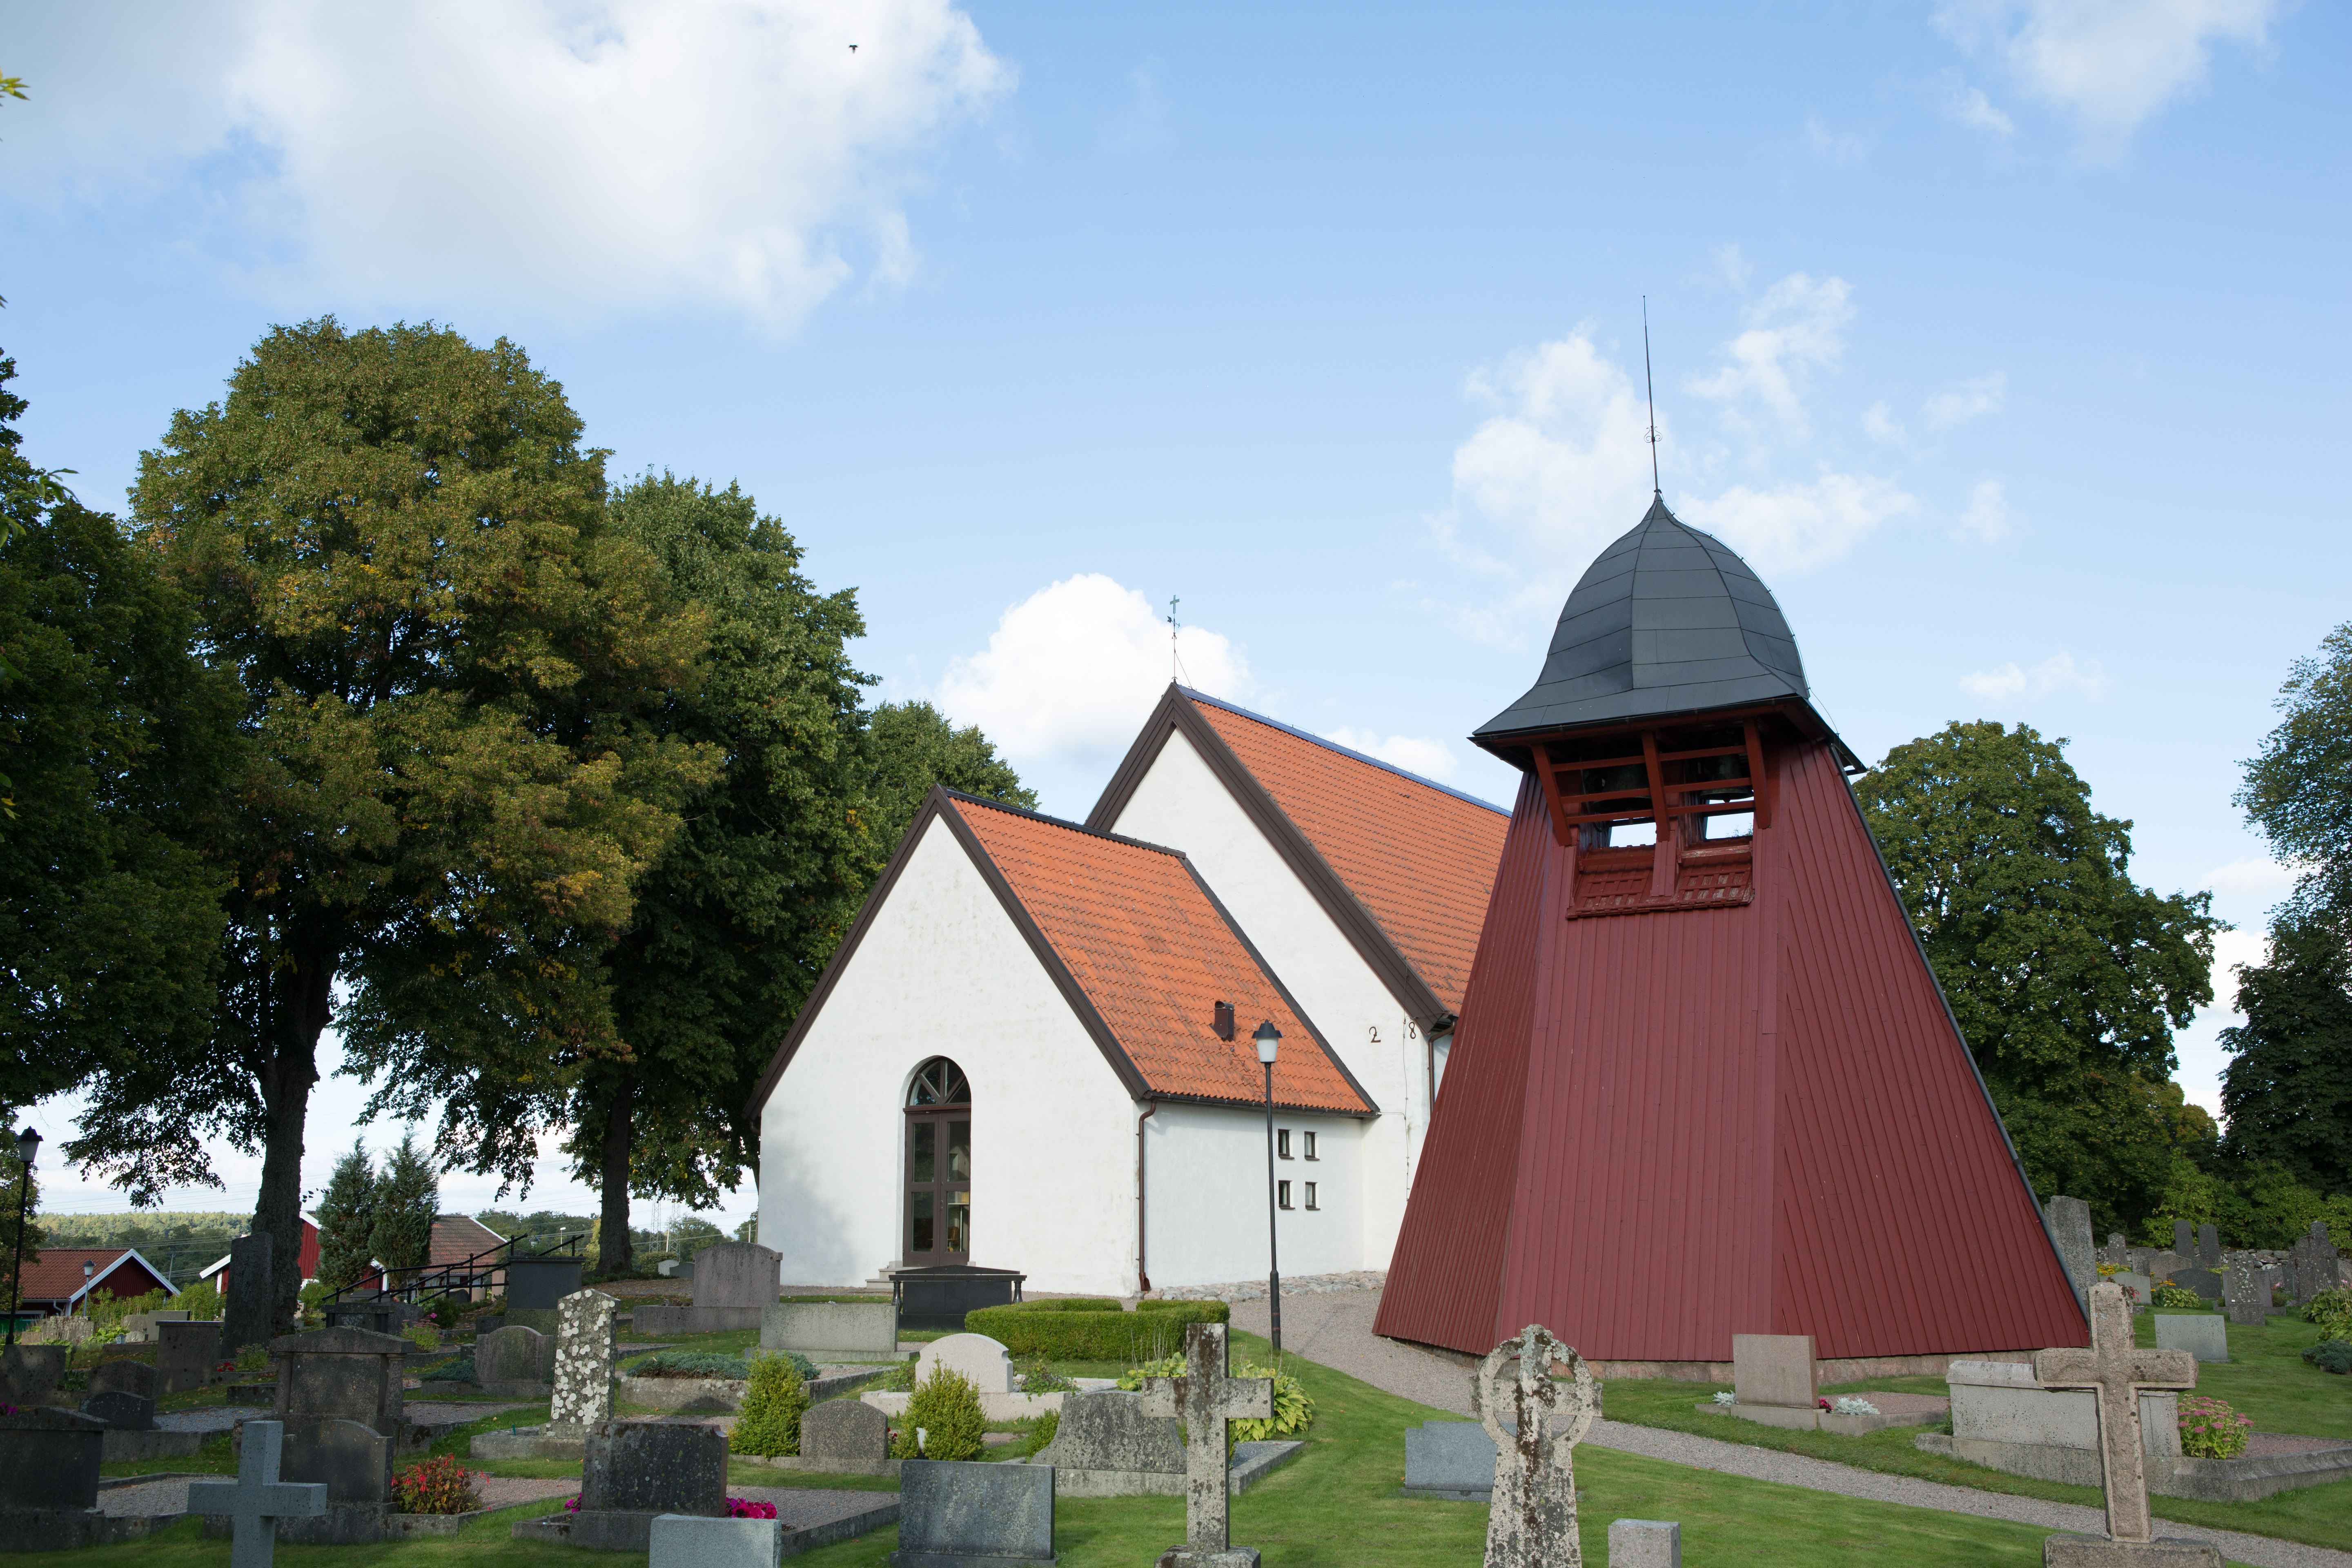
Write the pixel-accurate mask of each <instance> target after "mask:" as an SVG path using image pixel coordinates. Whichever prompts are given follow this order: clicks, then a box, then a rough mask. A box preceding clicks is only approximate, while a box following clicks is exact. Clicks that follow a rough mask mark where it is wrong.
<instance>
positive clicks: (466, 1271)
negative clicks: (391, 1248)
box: [313, 1231, 588, 1312]
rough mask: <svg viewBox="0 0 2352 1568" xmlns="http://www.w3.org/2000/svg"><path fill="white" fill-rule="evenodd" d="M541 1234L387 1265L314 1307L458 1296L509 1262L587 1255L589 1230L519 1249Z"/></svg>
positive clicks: (485, 1284)
mask: <svg viewBox="0 0 2352 1568" xmlns="http://www.w3.org/2000/svg"><path fill="white" fill-rule="evenodd" d="M540 1239H541V1238H540V1237H536V1236H516V1237H508V1238H507V1239H506V1240H505V1241H502V1242H500V1243H499V1245H498V1246H496V1247H488V1248H486V1249H485V1250H483V1251H480V1252H477V1253H476V1254H474V1255H473V1256H472V1257H471V1258H462V1259H460V1260H459V1261H457V1262H456V1263H445V1264H442V1265H440V1266H439V1267H438V1268H387V1269H385V1270H383V1272H382V1273H381V1274H379V1275H377V1276H376V1282H375V1283H374V1284H373V1285H370V1284H367V1283H365V1282H361V1283H358V1284H352V1285H346V1286H344V1287H343V1288H342V1289H340V1290H337V1291H335V1292H333V1293H332V1294H331V1295H326V1296H321V1297H320V1298H319V1300H318V1301H317V1303H316V1305H315V1307H314V1309H313V1310H317V1311H321V1312H323V1311H326V1310H328V1309H330V1308H331V1307H332V1306H334V1304H335V1303H336V1302H338V1301H345V1300H370V1301H374V1300H383V1298H385V1297H390V1298H392V1299H393V1300H396V1301H408V1302H412V1303H413V1302H417V1301H425V1300H433V1299H435V1298H436V1297H441V1296H455V1295H458V1294H460V1293H462V1292H466V1291H471V1290H487V1289H489V1288H490V1281H491V1278H492V1276H494V1275H496V1274H499V1272H501V1271H503V1270H504V1269H505V1268H506V1267H507V1265H509V1263H515V1262H526V1263H527V1262H530V1261H531V1260H532V1259H534V1258H582V1259H583V1260H584V1259H585V1258H586V1257H587V1254H586V1252H585V1250H584V1249H585V1247H586V1246H587V1242H588V1237H587V1233H585V1232H584V1231H574V1232H572V1233H570V1234H567V1235H565V1236H563V1237H561V1238H560V1239H559V1240H558V1241H557V1242H556V1244H555V1245H554V1246H553V1247H546V1248H543V1249H541V1250H540V1251H537V1252H523V1251H519V1250H517V1249H518V1248H520V1247H525V1246H527V1245H529V1244H530V1243H533V1242H536V1241H538V1240H540Z"/></svg>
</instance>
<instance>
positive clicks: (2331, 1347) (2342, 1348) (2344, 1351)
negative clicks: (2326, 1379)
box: [2303, 1340, 2352, 1377]
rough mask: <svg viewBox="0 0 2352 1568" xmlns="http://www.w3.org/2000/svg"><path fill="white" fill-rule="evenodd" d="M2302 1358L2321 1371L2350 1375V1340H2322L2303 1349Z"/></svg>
mask: <svg viewBox="0 0 2352 1568" xmlns="http://www.w3.org/2000/svg"><path fill="white" fill-rule="evenodd" d="M2303 1359H2304V1360H2305V1361H2307V1362H2309V1363H2311V1364H2312V1365H2314V1366H2315V1367H2317V1368H2318V1369H2319V1370H2320V1371H2322V1372H2332V1373H2335V1374H2336V1376H2338V1377H2344V1376H2347V1375H2352V1340H2322V1341H2320V1342H2318V1343H2317V1344H2315V1345H2314V1346H2312V1347H2311V1348H2310V1349H2309V1350H2307V1351H2305V1352H2303Z"/></svg>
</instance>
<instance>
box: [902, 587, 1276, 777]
mask: <svg viewBox="0 0 2352 1568" xmlns="http://www.w3.org/2000/svg"><path fill="white" fill-rule="evenodd" d="M1177 651H1178V653H1180V654H1181V657H1182V659H1183V664H1184V678H1185V679H1184V683H1185V684H1186V685H1187V686H1191V687H1193V688H1196V689H1199V690H1202V691H1206V692H1208V693H1209V694H1210V695H1212V696H1214V697H1223V698H1225V699H1226V700H1230V701H1245V700H1248V698H1249V696H1250V693H1251V691H1252V689H1253V682H1252V681H1251V679H1250V673H1249V666H1248V664H1247V663H1246V662H1245V661H1244V659H1243V658H1242V655H1241V650H1240V649H1238V648H1236V647H1234V645H1233V644H1232V643H1231V642H1230V641H1229V640H1227V639H1226V638H1225V637H1222V636H1220V635H1219V634H1218V633H1215V632H1213V631H1207V630H1204V629H1202V628H1201V627H1199V626H1185V627H1184V628H1183V629H1182V631H1181V634H1180V635H1179V637H1178V638H1177ZM1170 673H1171V666H1170V661H1169V647H1168V623H1167V622H1166V621H1165V620H1162V619H1161V618H1160V613H1159V612H1158V611H1156V610H1154V609H1153V608H1152V606H1151V605H1150V604H1149V603H1147V602H1146V601H1145V599H1144V597H1143V595H1141V594H1140V593H1139V592H1137V591H1136V590H1135V589H1133V588H1129V587H1124V586H1122V585H1120V584H1118V583H1117V582H1115V581H1114V580H1112V579H1111V578H1109V577H1107V576H1104V575H1103V574H1100V573H1098V572H1093V573H1087V574H1082V575H1080V576H1076V577H1066V578H1064V579H1063V580H1062V581H1060V582H1058V583H1055V584H1049V585H1048V586H1046V587H1044V588H1040V589H1038V590H1037V592H1035V593H1034V594H1032V595H1029V597H1027V598H1026V599H1024V600H1023V601H1021V603H1019V604H1017V605H1013V607H1012V608H1011V609H1009V610H1007V611H1005V612H1004V615H1003V618H1002V619H1001V620H999V621H998V622H997V624H996V630H995V631H994V632H992V633H991V634H990V636H989V639H988V647H986V648H985V649H983V650H982V651H981V652H979V653H974V654H967V655H961V656H959V657H958V658H955V659H954V660H952V661H951V662H950V664H949V666H948V669H947V673H946V674H945V675H944V676H942V677H941V678H940V684H939V689H938V690H937V692H936V693H935V694H934V697H933V700H934V701H935V702H937V703H938V705H939V707H940V710H941V711H942V712H944V713H946V714H947V715H948V716H949V717H950V718H951V719H953V720H954V721H956V722H957V723H959V724H977V725H979V726H980V727H981V729H982V730H983V731H986V732H987V734H988V738H989V739H990V740H991V741H992V742H995V743H996V745H997V748H998V750H1000V751H1002V752H1003V753H1004V754H1005V755H1006V756H1008V757H1010V758H1012V759H1013V761H1014V762H1015V763H1023V764H1024V765H1025V764H1029V763H1086V762H1100V761H1105V760H1108V759H1112V758H1116V757H1117V756H1118V753H1119V752H1120V751H1121V750H1123V749H1124V748H1125V747H1126V746H1127V744H1128V742H1130V741H1132V740H1134V739H1135V732H1136V731H1138V730H1139V729H1140V728H1142V725H1143V721H1144V719H1145V718H1146V717H1147V716H1148V715H1149V714H1150V711H1151V705H1152V704H1153V703H1155V702H1157V701H1159V700H1160V693H1161V692H1163V691H1165V690H1166V689H1168V679H1169V676H1170Z"/></svg>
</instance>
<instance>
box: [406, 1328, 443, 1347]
mask: <svg viewBox="0 0 2352 1568" xmlns="http://www.w3.org/2000/svg"><path fill="white" fill-rule="evenodd" d="M400 1337H401V1338H402V1339H404V1340H406V1341H407V1342H409V1343H410V1344H413V1345H415V1347H416V1348H417V1349H418V1350H421V1351H437V1350H439V1349H440V1348H441V1331H440V1330H438V1329H436V1328H435V1327H434V1326H433V1325H432V1324H430V1323H423V1322H418V1323H411V1324H409V1325H408V1327H406V1328H404V1329H403V1330H401V1331H400Z"/></svg>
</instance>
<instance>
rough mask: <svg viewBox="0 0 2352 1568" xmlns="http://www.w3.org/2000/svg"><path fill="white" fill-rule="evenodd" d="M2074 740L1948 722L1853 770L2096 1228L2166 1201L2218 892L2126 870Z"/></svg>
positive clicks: (2052, 1181)
mask: <svg viewBox="0 0 2352 1568" xmlns="http://www.w3.org/2000/svg"><path fill="white" fill-rule="evenodd" d="M2064 745H2065V742H2063V741H2049V740H2044V739H2043V738H2042V736H2041V735H2039V734H2038V733H2036V732H2035V731H2032V729H2029V728H2027V727H2026V726H2024V725H2019V726H2018V727H2017V728H2015V729H2014V730H2011V729H2007V728H2004V727H2003V726H2002V725H2000V724H1998V723H1990V722H1985V723H1969V724H1963V723H1954V724H1950V725H1948V726H1946V728H1945V729H1944V730H1942V731H1940V732H1938V733H1937V734H1934V735H1930V736H1927V737H1925V738H1923V739H1921V740H1917V741H1913V742H1908V743H1906V744H1905V745H1900V746H1897V747H1895V749H1894V750H1893V751H1891V752H1888V753H1887V755H1886V759H1885V762H1883V763H1881V764H1880V765H1879V766H1878V768H1877V769H1876V770H1875V771H1874V772H1872V773H1868V774H1865V775H1864V777H1863V778H1862V779H1861V780H1860V781H1859V782H1858V783H1857V784H1856V793H1857V794H1858V795H1860V797H1861V800H1862V805H1863V811H1864V816H1866V817H1867V818H1868V820H1869V823H1870V828H1871V832H1872V834H1873V835H1874V837H1876V838H1877V840H1878V845H1879V848H1880V851H1881V852H1882V853H1883V854H1884V855H1885V858H1886V864H1887V868H1888V870H1889V871H1891V872H1892V873H1893V874H1894V878H1895V887H1896V889H1897V890H1898V891H1899V892H1900V894H1901V896H1902V898H1903V901H1904V905H1905V907H1906V910H1908V911H1909V913H1910V916H1911V921H1912V923H1913V925H1914V926H1915V928H1916V930H1917V931H1918V932H1919V938H1920V941H1921V942H1922V943H1923V944H1924V945H1925V946H1926V948H1927V958H1928V962H1929V963H1931V964H1932V965H1934V967H1935V971H1936V977H1937V980H1938V981H1940V982H1941V983H1942V985H1943V988H1944V994H1945V996H1946V998H1947V999H1948V1001H1949V1002H1950V1003H1951V1006H1952V1013H1953V1016H1955V1017H1956V1018H1957V1019H1958V1021H1959V1026H1960V1030H1961V1033H1962V1034H1963V1035H1964V1036H1965V1037H1966V1038H1967V1039H1968V1042H1969V1048H1970V1050H1972V1051H1973V1052H1974V1053H1975V1055H1976V1059H1977V1065H1978V1067H1979V1068H1980V1069H1981V1070H1982V1072H1983V1074H1984V1078H1985V1082H1986V1085H1987V1087H1989V1088H1990V1089H1991V1091H1992V1096H1993V1100H1994V1103H1995V1105H1996V1106H1998V1108H1999V1109H2000V1114H2001V1118H2002V1120H2003V1121H2004V1122H2006V1123H2007V1125H2008V1128H2009V1132H2010V1137H2011V1140H2012V1141H2013V1142H2015V1143H2016V1145H2017V1150H2018V1153H2019V1155H2020V1157H2021V1158H2022V1159H2023V1161H2024V1163H2025V1169H2026V1174H2027V1176H2028V1177H2029V1179H2031V1180H2032V1183H2033V1184H2034V1186H2035V1188H2036V1189H2037V1190H2038V1191H2040V1192H2042V1193H2043V1194H2050V1193H2060V1192H2063V1193H2069V1194H2074V1195H2076V1196H2079V1197H2083V1198H2085V1199H2087V1200H2089V1201H2090V1203H2091V1205H2092V1207H2093V1215H2094V1221H2095V1224H2096V1225H2097V1226H2099V1227H2100V1229H2101V1230H2102V1231H2104V1230H2105V1229H2106V1228H2108V1227H2110V1226H2113V1227H2116V1228H2126V1227H2127V1226H2131V1225H2133V1224H2134V1223H2136V1222H2137V1220H2138V1219H2140V1218H2141V1217H2142V1216H2143V1215H2146V1214H2147V1213H2148V1212H2149V1211H2150V1210H2151V1209H2152V1208H2153V1207H2155V1205H2157V1204H2158V1202H2159V1201H2160V1200H2161V1197H2162V1193H2163V1188H2164V1184H2165V1182H2166V1180H2167V1178H2168V1175H2169V1173H2170V1171H2171V1166H2172V1155H2173V1145H2174V1143H2175V1142H2176V1141H2177V1140H2178V1139H2179V1137H2180V1136H2182V1122H2181V1113H2180V1111H2179V1108H2178V1105H2177V1103H2176V1101H2177V1096H2168V1095H2167V1094H2166V1092H2165V1090H2166V1089H2168V1087H2169V1084H2168V1080H2169V1079H2170V1078H2171V1076H2172V1073H2173V1070H2174V1068H2175V1066H2176V1062H2175V1058H2174V1056H2173V1051H2172V1031H2173V1030H2175V1029H2177V1028H2181V1027H2184V1026H2187V1024H2188V1023H2189V1020H2190V1018H2191V1017H2192V1016H2194V1015H2195V1013H2196V1010H2197V1009H2198V1008H2199V1007H2200V1006H2202V1005H2205V1004H2206V1003H2208V1002H2210V1001H2211V1000H2212V997H2213V988H2212V983H2211V979H2210V970H2211V965H2212V960H2213V935H2214V932H2215V931H2219V930H2221V929H2222V928H2221V922H2220V921H2216V920H2215V919H2214V918H2213V917H2212V915H2211V914H2210V912H2209V910H2208V904H2209V901H2210V900H2209V895H2207V894H2203V893H2195V894H2183V893H2173V894H2159V893H2157V892H2155V891H2153V890H2151V889H2147V888H2143V887H2140V886H2138V885H2137V883H2135V882H2133V880H2132V879H2131V876H2130V862H2131V824H2130V823H2128V822H2121V821H2117V820H2116V819H2115V818H2113V817H2109V816H2101V815H2100V814H2099V813H2098V812H2096V811H2095V810H2093V809H2092V806H2091V791H2090V786H2089V785H2088V784H2084V782H2083V780H2082V778H2081V777H2080V776H2079V775H2077V774H2076V773H2075V772H2074V769H2073V768H2072V767H2071V766H2069V765H2068V763H2067V762H2066V758H2065V752H2064Z"/></svg>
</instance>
